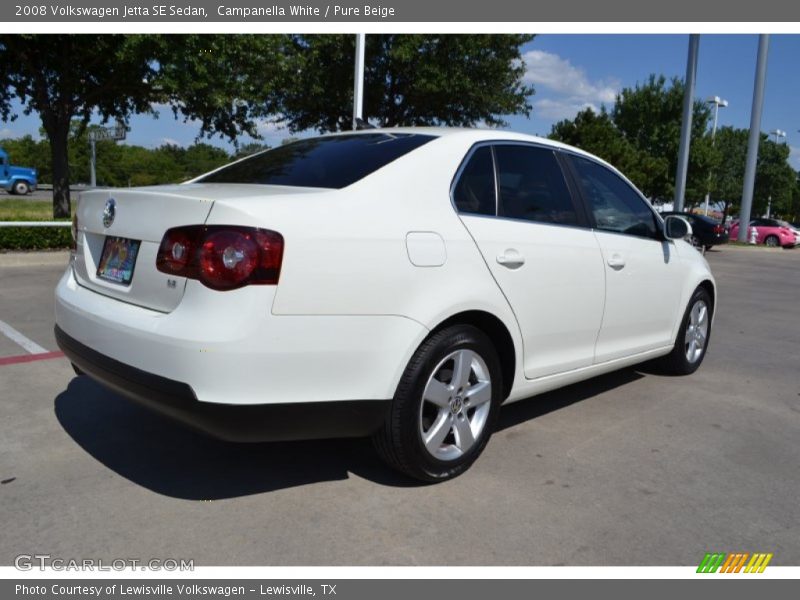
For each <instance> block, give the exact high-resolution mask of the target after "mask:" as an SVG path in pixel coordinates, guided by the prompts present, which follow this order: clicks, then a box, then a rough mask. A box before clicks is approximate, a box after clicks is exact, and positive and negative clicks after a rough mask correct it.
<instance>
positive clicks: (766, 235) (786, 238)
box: [730, 219, 798, 248]
mask: <svg viewBox="0 0 800 600" xmlns="http://www.w3.org/2000/svg"><path fill="white" fill-rule="evenodd" d="M750 227H752V228H754V229H755V230H756V243H757V244H764V245H766V246H772V247H777V246H783V247H784V248H793V247H794V246H796V245H797V243H798V240H797V237H795V234H794V232H793V231H792V230H791V229H790V228H789V227H787V226H785V225H783V224H782V222H781V221H778V220H777V219H753V220H752V221H750ZM747 233H748V236H747V241H750V235H749V234H750V232H749V231H748V232H747ZM730 235H731V239H732V240H735V239H736V237H737V236H738V235H739V222H738V221H734V222H733V224H732V225H731V232H730Z"/></svg>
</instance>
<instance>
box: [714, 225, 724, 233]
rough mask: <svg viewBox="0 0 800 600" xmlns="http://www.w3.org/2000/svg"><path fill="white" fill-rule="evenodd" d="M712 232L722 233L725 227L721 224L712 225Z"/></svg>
mask: <svg viewBox="0 0 800 600" xmlns="http://www.w3.org/2000/svg"><path fill="white" fill-rule="evenodd" d="M714 233H716V234H723V233H725V228H724V227H723V226H722V225H714Z"/></svg>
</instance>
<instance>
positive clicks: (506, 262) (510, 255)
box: [497, 248, 525, 269]
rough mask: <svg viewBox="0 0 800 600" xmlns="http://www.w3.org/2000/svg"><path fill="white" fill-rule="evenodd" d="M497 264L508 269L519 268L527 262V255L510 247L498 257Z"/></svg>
mask: <svg viewBox="0 0 800 600" xmlns="http://www.w3.org/2000/svg"><path fill="white" fill-rule="evenodd" d="M497 264H500V265H503V266H504V267H506V268H507V269H519V268H520V267H521V266H522V265H524V264H525V257H524V256H522V254H520V253H519V252H517V251H516V250H514V249H513V248H509V249H508V250H506V251H505V252H503V253H502V254H500V255H499V256H498V257H497Z"/></svg>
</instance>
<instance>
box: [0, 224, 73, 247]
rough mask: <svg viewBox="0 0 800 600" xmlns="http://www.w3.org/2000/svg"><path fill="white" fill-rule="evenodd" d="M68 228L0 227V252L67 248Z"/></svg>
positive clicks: (70, 239)
mask: <svg viewBox="0 0 800 600" xmlns="http://www.w3.org/2000/svg"><path fill="white" fill-rule="evenodd" d="M71 243H72V234H71V233H70V229H69V227H0V250H45V249H49V248H69V246H70V244H71Z"/></svg>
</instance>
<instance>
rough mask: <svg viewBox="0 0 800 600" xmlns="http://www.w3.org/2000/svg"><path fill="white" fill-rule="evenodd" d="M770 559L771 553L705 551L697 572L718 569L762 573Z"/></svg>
mask: <svg viewBox="0 0 800 600" xmlns="http://www.w3.org/2000/svg"><path fill="white" fill-rule="evenodd" d="M748 559H749V561H748ZM771 560H772V553H769V554H766V553H762V552H756V553H753V554H749V553H747V552H732V553H729V554H728V553H725V552H707V553H706V555H705V556H704V557H703V560H702V561H701V562H700V566H699V567H697V572H698V573H716V572H717V570H719V572H720V573H739V572H740V571H741V572H742V573H763V572H764V569H766V568H767V565H768V564H769V561H771ZM745 564H746V565H747V566H745Z"/></svg>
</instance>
